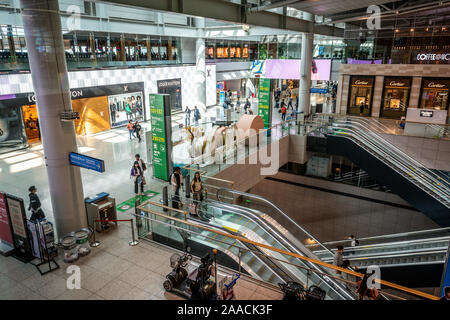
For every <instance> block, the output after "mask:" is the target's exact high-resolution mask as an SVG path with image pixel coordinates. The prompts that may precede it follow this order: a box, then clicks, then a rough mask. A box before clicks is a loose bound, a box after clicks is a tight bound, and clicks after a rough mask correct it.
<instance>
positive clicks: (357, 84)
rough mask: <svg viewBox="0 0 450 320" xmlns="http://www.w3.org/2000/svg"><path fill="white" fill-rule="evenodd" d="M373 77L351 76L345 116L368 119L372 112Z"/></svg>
mask: <svg viewBox="0 0 450 320" xmlns="http://www.w3.org/2000/svg"><path fill="white" fill-rule="evenodd" d="M373 84H374V78H373V77H364V76H352V77H351V78H350V97H349V101H348V107H347V114H349V115H359V116H365V117H370V115H371V112H372V93H373Z"/></svg>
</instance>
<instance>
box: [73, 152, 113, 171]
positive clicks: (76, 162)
mask: <svg viewBox="0 0 450 320" xmlns="http://www.w3.org/2000/svg"><path fill="white" fill-rule="evenodd" d="M69 161H70V164H71V165H73V166H77V167H81V168H85V169H89V170H94V171H97V172H100V173H102V172H105V162H104V161H103V160H100V159H96V158H92V157H88V156H85V155H84V154H80V153H76V152H71V153H70V154H69Z"/></svg>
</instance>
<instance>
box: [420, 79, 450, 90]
mask: <svg viewBox="0 0 450 320" xmlns="http://www.w3.org/2000/svg"><path fill="white" fill-rule="evenodd" d="M449 87H450V79H449V80H444V79H427V80H425V79H424V81H423V88H424V89H436V90H448V89H449Z"/></svg>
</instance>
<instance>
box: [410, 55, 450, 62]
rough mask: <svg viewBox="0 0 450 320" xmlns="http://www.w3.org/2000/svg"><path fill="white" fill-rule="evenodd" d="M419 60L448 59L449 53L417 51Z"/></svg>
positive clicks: (449, 57)
mask: <svg viewBox="0 0 450 320" xmlns="http://www.w3.org/2000/svg"><path fill="white" fill-rule="evenodd" d="M417 60H419V61H439V60H445V61H450V53H419V54H418V55H417Z"/></svg>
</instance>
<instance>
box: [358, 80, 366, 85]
mask: <svg viewBox="0 0 450 320" xmlns="http://www.w3.org/2000/svg"><path fill="white" fill-rule="evenodd" d="M355 84H359V85H368V84H369V82H368V81H362V80H356V81H355Z"/></svg>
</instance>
